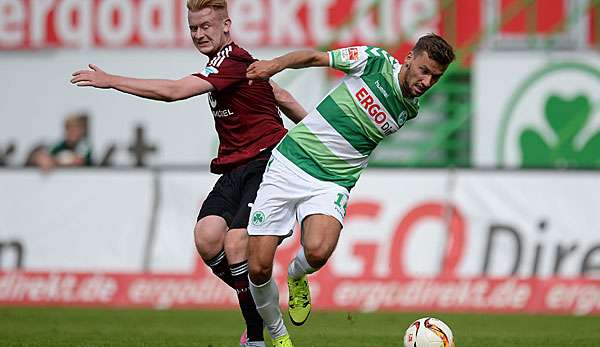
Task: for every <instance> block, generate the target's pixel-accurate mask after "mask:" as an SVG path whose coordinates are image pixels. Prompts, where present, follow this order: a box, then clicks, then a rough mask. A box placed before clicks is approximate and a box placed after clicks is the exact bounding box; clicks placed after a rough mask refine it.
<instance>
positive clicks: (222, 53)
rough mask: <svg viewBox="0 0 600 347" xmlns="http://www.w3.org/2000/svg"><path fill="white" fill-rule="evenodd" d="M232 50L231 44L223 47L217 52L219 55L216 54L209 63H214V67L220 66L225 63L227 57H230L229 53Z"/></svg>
mask: <svg viewBox="0 0 600 347" xmlns="http://www.w3.org/2000/svg"><path fill="white" fill-rule="evenodd" d="M231 50H232V48H231V46H227V47H225V48H223V49H222V50H221V51H219V53H217V55H215V56H214V57H213V58H212V59H211V60H210V63H209V65H212V66H214V67H219V66H220V65H221V64H222V63H223V61H224V60H225V58H228V57H229V53H230V52H231Z"/></svg>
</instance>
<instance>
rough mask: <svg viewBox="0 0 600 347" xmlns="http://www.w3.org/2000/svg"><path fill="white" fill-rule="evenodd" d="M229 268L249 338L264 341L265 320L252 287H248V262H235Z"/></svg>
mask: <svg viewBox="0 0 600 347" xmlns="http://www.w3.org/2000/svg"><path fill="white" fill-rule="evenodd" d="M229 268H230V269H231V276H232V277H233V283H234V288H235V291H236V292H237V297H238V301H239V302H240V309H241V310H242V315H243V316H244V320H245V321H246V327H247V328H248V340H249V341H264V336H263V320H262V318H261V317H260V314H258V311H257V310H256V305H255V304H254V300H253V299H252V294H250V288H248V286H249V285H250V283H249V281H248V262H247V261H243V262H241V263H237V264H233V265H231V266H230V267H229Z"/></svg>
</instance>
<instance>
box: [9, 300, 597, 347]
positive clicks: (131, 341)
mask: <svg viewBox="0 0 600 347" xmlns="http://www.w3.org/2000/svg"><path fill="white" fill-rule="evenodd" d="M428 315H431V316H435V317H437V318H440V319H442V320H444V321H445V322H446V323H448V324H449V325H450V327H451V328H452V330H453V331H454V334H455V336H456V341H457V346H458V347H475V346H477V347H480V346H486V347H495V346H498V347H500V346H502V347H519V346H523V347H532V346H544V347H550V346H561V347H564V346H577V347H585V346H589V347H592V346H593V347H598V346H600V317H598V316H596V317H573V316H533V315H491V314H427V313H408V314H407V313H355V312H322V311H316V312H313V313H312V315H311V317H310V318H309V320H308V322H307V323H306V324H305V325H304V326H302V327H295V326H293V325H291V324H289V321H288V320H287V317H286V324H287V326H288V329H289V330H290V333H291V335H292V339H293V341H294V345H295V346H297V347H311V346H315V347H322V346H331V347H337V346H340V347H342V346H343V347H348V346H365V347H372V346H377V347H379V346H402V336H403V334H404V330H405V328H406V327H407V326H408V325H409V324H410V323H411V322H412V321H413V320H415V319H417V318H420V317H422V316H428ZM242 328H243V321H242V317H241V314H240V313H239V312H237V311H200V310H160V311H159V310H110V309H72V308H8V307H0V346H40V347H41V346H44V347H51V346H61V347H62V346H78V347H97V346H98V347H99V346H173V347H175V346H197V347H222V346H223V347H237V346H238V344H237V341H238V339H239V335H240V333H241V331H242Z"/></svg>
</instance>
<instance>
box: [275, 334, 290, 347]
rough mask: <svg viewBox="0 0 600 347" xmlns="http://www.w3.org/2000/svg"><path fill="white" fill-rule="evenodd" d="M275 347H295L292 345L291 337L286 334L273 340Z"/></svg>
mask: <svg viewBox="0 0 600 347" xmlns="http://www.w3.org/2000/svg"><path fill="white" fill-rule="evenodd" d="M273 347H294V345H292V339H290V335H287V334H286V335H283V336H279V337H278V338H276V339H275V340H273Z"/></svg>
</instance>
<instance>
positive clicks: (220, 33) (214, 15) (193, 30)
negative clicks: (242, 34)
mask: <svg viewBox="0 0 600 347" xmlns="http://www.w3.org/2000/svg"><path fill="white" fill-rule="evenodd" d="M188 23H189V26H190V34H191V36H192V41H193V42H194V46H196V48H197V49H198V50H199V51H200V53H202V54H205V55H211V54H214V53H217V52H218V51H220V50H221V48H223V47H224V46H225V45H227V44H229V42H230V38H229V29H230V26H231V20H230V19H229V18H227V16H225V14H224V13H223V12H222V11H215V10H214V9H212V8H210V7H207V8H203V9H201V10H200V11H194V12H192V11H188Z"/></svg>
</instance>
